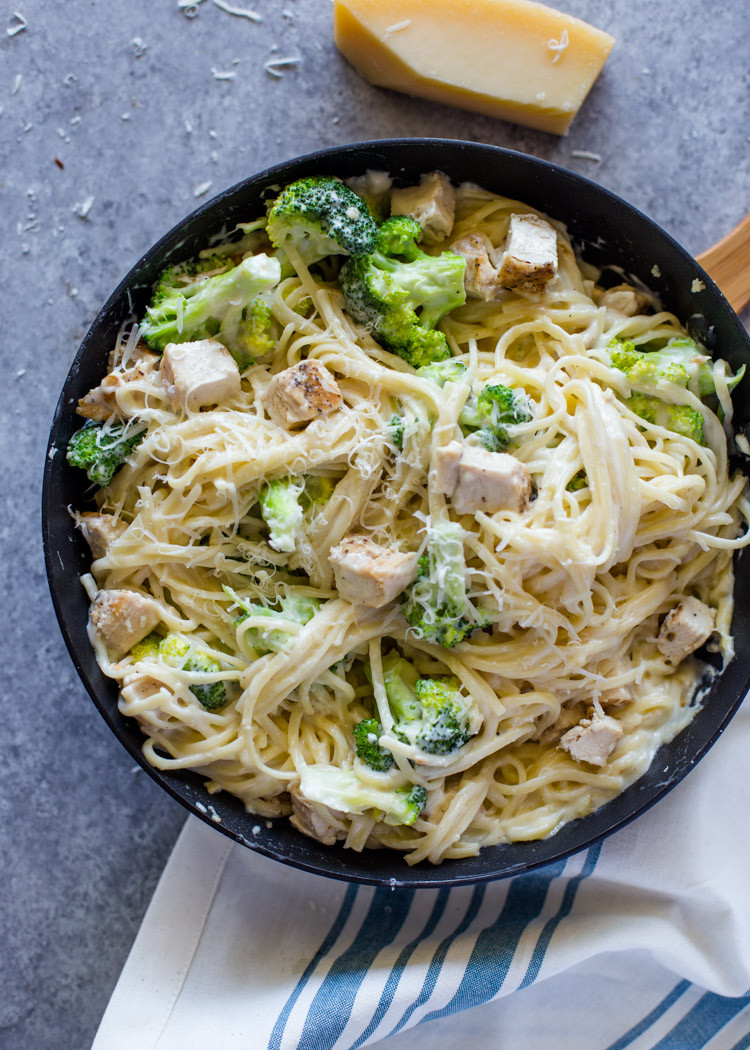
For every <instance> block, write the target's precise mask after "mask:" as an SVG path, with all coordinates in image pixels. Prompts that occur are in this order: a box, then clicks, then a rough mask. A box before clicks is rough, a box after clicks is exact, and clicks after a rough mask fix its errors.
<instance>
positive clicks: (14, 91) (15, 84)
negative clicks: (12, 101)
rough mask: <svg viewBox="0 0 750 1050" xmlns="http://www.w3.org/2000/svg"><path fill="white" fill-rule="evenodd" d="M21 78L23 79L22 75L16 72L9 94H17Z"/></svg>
mask: <svg viewBox="0 0 750 1050" xmlns="http://www.w3.org/2000/svg"><path fill="white" fill-rule="evenodd" d="M22 80H23V76H22V75H21V74H20V73H16V77H15V80H14V81H13V88H12V90H11V95H17V94H18V92H19V91H20V90H21V81H22Z"/></svg>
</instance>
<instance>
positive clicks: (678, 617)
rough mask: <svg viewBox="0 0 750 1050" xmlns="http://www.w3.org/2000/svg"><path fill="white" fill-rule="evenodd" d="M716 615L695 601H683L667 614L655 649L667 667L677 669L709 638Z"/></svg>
mask: <svg viewBox="0 0 750 1050" xmlns="http://www.w3.org/2000/svg"><path fill="white" fill-rule="evenodd" d="M715 623H716V612H715V610H714V609H712V608H711V607H710V606H709V605H706V604H705V603H704V602H701V601H698V599H697V598H683V600H682V601H681V602H680V603H679V605H675V607H674V609H672V610H671V611H670V612H668V613H667V615H666V616H665V617H664V623H663V624H662V625H661V630H660V631H659V636H658V638H657V639H656V645H657V648H658V649H659V652H660V653H662V655H663V656H665V657H666V659H667V663H670V664H673V665H676V664H678V663H679V662H680V661H681V660H684V659H685V657H686V656H690V654H691V653H694V652H695V650H696V649H698V648H700V646H701V645H703V643H704V642H705V641H707V640H708V638H710V636H711V634H712V633H713V630H714V625H715Z"/></svg>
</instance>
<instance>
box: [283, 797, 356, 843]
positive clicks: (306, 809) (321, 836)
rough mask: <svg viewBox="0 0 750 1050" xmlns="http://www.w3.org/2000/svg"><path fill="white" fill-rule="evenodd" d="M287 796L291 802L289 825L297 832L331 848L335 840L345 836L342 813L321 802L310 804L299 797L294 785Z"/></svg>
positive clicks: (307, 800) (345, 830)
mask: <svg viewBox="0 0 750 1050" xmlns="http://www.w3.org/2000/svg"><path fill="white" fill-rule="evenodd" d="M289 795H290V797H291V800H292V815H291V817H290V818H289V823H290V824H293V825H294V827H295V828H296V829H297V831H301V832H302V834H303V835H307V836H308V837H309V838H311V839H317V841H318V842H322V843H323V845H324V846H333V845H334V844H335V843H336V841H337V839H345V838H346V836H347V828H346V824H345V823H344V822H343V821H342V818H343V816H344V814H343V813H339V812H338V811H336V810H332V809H329V808H328V806H324V805H323V804H322V803H321V802H310V801H309V799H306V798H305V796H304V795H301V794H300V792H299V789H298V788H297V786H296V785H295V786H294V787H293V788H292V789H291V791H290V792H289Z"/></svg>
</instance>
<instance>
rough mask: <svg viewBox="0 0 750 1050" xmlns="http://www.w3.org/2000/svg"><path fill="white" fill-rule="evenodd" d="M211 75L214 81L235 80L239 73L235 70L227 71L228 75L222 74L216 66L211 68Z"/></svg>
mask: <svg viewBox="0 0 750 1050" xmlns="http://www.w3.org/2000/svg"><path fill="white" fill-rule="evenodd" d="M211 74H212V76H213V78H214V80H234V78H235V77H236V76H237V72H236V70H234V69H230V70H227V72H226V73H222V71H221V70H220V69H217V68H216V67H215V66H211Z"/></svg>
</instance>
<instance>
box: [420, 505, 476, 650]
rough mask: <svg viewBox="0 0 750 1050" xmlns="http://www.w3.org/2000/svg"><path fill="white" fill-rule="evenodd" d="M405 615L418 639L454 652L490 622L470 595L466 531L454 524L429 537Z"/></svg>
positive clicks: (440, 526) (436, 528)
mask: <svg viewBox="0 0 750 1050" xmlns="http://www.w3.org/2000/svg"><path fill="white" fill-rule="evenodd" d="M401 608H402V611H403V613H404V616H405V617H406V620H407V622H408V623H409V624H410V626H411V628H412V630H413V632H414V634H415V635H416V637H417V638H424V639H426V640H427V641H430V642H436V643H437V644H438V645H442V646H443V647H444V648H446V649H452V648H453V646H455V645H458V644H459V643H460V642H462V641H463V640H464V639H465V638H467V637H468V636H469V635H470V634H471V632H472V631H474V630H476V629H477V628H479V627H486V626H487V625H488V621H487V619H486V618H485V617H483V616H482V615H481V614H480V613H479V611H478V610H477V609H475V608H474V607H473V605H472V604H471V602H470V601H469V599H468V597H467V595H466V564H465V562H464V548H463V530H462V529H461V526H460V525H458V524H456V523H454V522H450V521H446V522H440V523H439V524H437V525H434V526H433V527H432V528H431V529H430V530H429V533H428V543H427V553H426V554H423V555H422V556H421V557H420V559H419V561H418V563H417V578H416V579H415V581H414V583H412V584H411V585H410V586H409V587H408V588H407V589H406V590H405V591H404V594H403V598H402V604H401Z"/></svg>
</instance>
